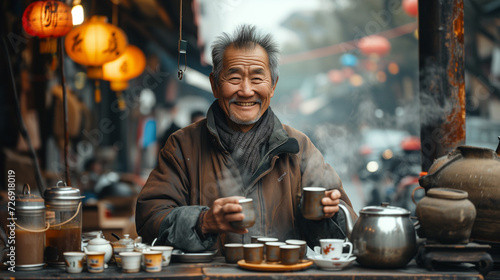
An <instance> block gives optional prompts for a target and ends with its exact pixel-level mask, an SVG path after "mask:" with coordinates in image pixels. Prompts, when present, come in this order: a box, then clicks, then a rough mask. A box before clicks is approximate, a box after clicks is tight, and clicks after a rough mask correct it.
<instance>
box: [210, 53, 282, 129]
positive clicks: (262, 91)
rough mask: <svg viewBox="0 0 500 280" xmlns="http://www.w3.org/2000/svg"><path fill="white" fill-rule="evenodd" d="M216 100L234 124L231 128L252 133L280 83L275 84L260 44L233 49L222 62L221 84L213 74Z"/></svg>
mask: <svg viewBox="0 0 500 280" xmlns="http://www.w3.org/2000/svg"><path fill="white" fill-rule="evenodd" d="M210 82H211V84H212V91H213V94H214V97H215V98H217V99H218V100H219V105H220V107H221V108H222V110H224V112H225V113H226V115H227V116H229V118H230V119H231V121H232V122H233V123H232V124H231V123H230V126H232V127H233V129H238V130H240V131H244V132H245V131H248V130H250V128H252V126H253V125H254V124H255V123H256V122H257V121H258V120H259V118H260V117H261V116H262V114H264V112H265V111H266V110H267V108H268V107H269V104H270V103H271V97H273V95H274V89H275V88H276V84H274V86H273V85H272V80H271V71H270V69H269V59H268V57H267V53H266V51H265V50H264V49H263V48H262V47H261V46H259V45H256V46H255V47H254V48H243V49H236V48H234V47H233V46H229V47H228V48H227V49H226V51H225V53H224V57H223V60H222V71H221V73H220V77H219V84H218V85H217V86H215V83H216V82H215V80H214V79H213V76H212V75H210Z"/></svg>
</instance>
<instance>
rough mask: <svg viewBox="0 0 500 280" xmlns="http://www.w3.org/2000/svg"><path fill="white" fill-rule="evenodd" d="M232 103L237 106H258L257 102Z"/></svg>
mask: <svg viewBox="0 0 500 280" xmlns="http://www.w3.org/2000/svg"><path fill="white" fill-rule="evenodd" d="M233 103H234V104H235V105H238V106H253V105H256V104H259V102H233Z"/></svg>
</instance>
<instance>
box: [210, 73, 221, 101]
mask: <svg viewBox="0 0 500 280" xmlns="http://www.w3.org/2000/svg"><path fill="white" fill-rule="evenodd" d="M208 77H209V78H210V86H211V87H212V94H213V95H214V97H215V98H219V93H218V91H217V82H216V81H215V78H214V74H213V73H210V75H209V76H208Z"/></svg>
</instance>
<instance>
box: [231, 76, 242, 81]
mask: <svg viewBox="0 0 500 280" xmlns="http://www.w3.org/2000/svg"><path fill="white" fill-rule="evenodd" d="M239 79H240V78H239V77H231V78H229V80H230V81H238V80H239Z"/></svg>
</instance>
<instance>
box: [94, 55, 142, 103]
mask: <svg viewBox="0 0 500 280" xmlns="http://www.w3.org/2000/svg"><path fill="white" fill-rule="evenodd" d="M144 68H146V56H145V55H144V53H143V52H142V51H141V49H139V48H138V47H136V46H134V45H128V46H127V48H126V49H125V51H124V52H123V54H122V55H120V57H118V58H117V59H115V60H113V61H110V62H107V63H105V64H103V65H102V74H103V79H104V80H106V81H110V87H111V90H113V91H115V92H116V95H117V97H118V107H119V108H120V109H121V110H123V109H125V101H124V99H123V97H122V91H124V90H125V89H127V88H128V80H130V79H133V78H135V77H137V76H139V75H140V74H141V73H142V72H143V71H144Z"/></svg>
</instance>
